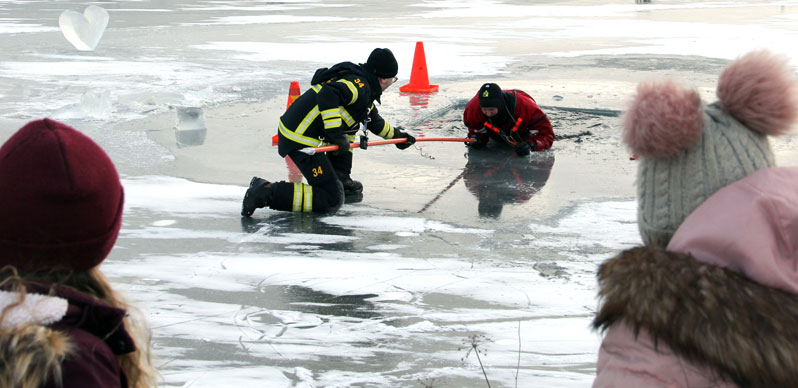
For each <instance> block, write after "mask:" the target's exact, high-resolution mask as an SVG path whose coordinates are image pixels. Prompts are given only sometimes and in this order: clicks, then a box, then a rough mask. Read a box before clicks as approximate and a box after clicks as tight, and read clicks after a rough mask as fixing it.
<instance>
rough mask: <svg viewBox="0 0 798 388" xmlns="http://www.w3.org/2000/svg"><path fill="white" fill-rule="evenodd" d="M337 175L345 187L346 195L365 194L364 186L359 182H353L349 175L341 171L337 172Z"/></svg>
mask: <svg viewBox="0 0 798 388" xmlns="http://www.w3.org/2000/svg"><path fill="white" fill-rule="evenodd" d="M335 173H336V174H337V175H338V179H340V180H341V183H342V184H343V185H344V195H352V194H360V193H362V192H363V184H362V183H360V182H359V181H356V180H352V177H350V176H349V174H346V173H343V172H340V171H336V172H335Z"/></svg>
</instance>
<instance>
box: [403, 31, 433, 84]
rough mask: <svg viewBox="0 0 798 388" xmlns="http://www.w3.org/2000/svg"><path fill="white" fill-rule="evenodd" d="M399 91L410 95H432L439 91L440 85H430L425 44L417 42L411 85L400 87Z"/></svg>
mask: <svg viewBox="0 0 798 388" xmlns="http://www.w3.org/2000/svg"><path fill="white" fill-rule="evenodd" d="M399 91H400V92H409V93H431V92H437V91H438V85H430V84H429V76H428V75H427V57H426V56H425V55H424V43H423V42H416V53H415V54H414V55H413V70H412V71H411V72H410V83H408V84H407V85H404V86H401V87H399Z"/></svg>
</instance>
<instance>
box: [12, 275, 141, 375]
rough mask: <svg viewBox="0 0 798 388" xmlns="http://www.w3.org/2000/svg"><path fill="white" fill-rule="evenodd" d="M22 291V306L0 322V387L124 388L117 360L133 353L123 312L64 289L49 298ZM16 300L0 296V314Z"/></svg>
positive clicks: (37, 289) (33, 288)
mask: <svg viewBox="0 0 798 388" xmlns="http://www.w3.org/2000/svg"><path fill="white" fill-rule="evenodd" d="M26 286H27V288H28V293H27V295H26V299H25V300H26V301H25V303H24V304H23V305H21V306H18V307H14V308H12V309H10V310H9V311H8V312H7V313H6V316H5V319H3V321H2V322H0V333H1V334H2V335H0V352H2V354H3V355H4V357H3V358H2V360H0V386H3V387H23V386H24V387H28V386H30V387H45V388H50V387H64V388H70V387H75V388H84V387H127V386H128V382H127V377H126V376H125V374H124V372H122V369H121V366H120V365H119V363H118V362H117V360H116V357H115V355H116V354H125V353H129V352H132V351H134V350H135V345H134V343H133V340H132V339H131V337H130V335H129V334H128V333H127V331H126V330H125V326H124V324H123V318H124V316H125V310H122V309H119V308H115V307H112V306H110V305H108V304H107V303H105V302H103V301H100V300H98V299H96V298H94V297H92V296H89V295H87V294H83V293H80V292H77V291H74V290H72V289H70V288H67V287H59V286H56V287H55V288H54V291H55V292H54V294H53V295H48V294H49V293H50V287H48V286H44V285H41V284H26ZM18 297H19V293H16V292H9V291H2V290H0V310H2V309H5V308H6V307H8V306H10V305H12V304H15V303H16V302H17V300H18ZM59 375H60V376H61V377H60V379H59V378H58V376H59Z"/></svg>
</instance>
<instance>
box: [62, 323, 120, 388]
mask: <svg viewBox="0 0 798 388" xmlns="http://www.w3.org/2000/svg"><path fill="white" fill-rule="evenodd" d="M59 329H61V330H63V332H65V333H66V334H67V335H68V337H69V342H70V344H71V345H72V347H73V348H72V353H71V354H70V356H69V357H67V359H66V360H65V361H64V364H63V367H62V373H63V380H64V382H65V387H66V386H73V387H79V386H83V387H91V386H94V387H115V386H119V385H120V381H121V378H122V373H123V372H122V368H121V366H120V365H119V362H118V361H117V359H116V356H115V355H114V352H113V351H112V350H111V348H110V346H108V344H107V343H105V341H103V339H101V338H99V337H97V336H95V335H93V334H91V333H89V332H87V331H85V330H82V329H78V328H59Z"/></svg>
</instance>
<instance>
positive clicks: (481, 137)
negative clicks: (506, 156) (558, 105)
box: [463, 83, 554, 156]
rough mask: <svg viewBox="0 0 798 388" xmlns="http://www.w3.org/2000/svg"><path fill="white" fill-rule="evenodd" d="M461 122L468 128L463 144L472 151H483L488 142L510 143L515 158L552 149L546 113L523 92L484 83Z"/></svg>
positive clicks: (469, 104) (550, 129) (552, 136)
mask: <svg viewBox="0 0 798 388" xmlns="http://www.w3.org/2000/svg"><path fill="white" fill-rule="evenodd" d="M463 123H464V124H465V126H466V127H468V137H469V138H471V139H474V141H473V142H469V143H466V145H467V146H469V147H472V148H482V147H484V146H485V145H487V144H488V141H489V140H490V139H493V140H494V141H496V142H499V143H504V144H509V145H510V146H511V147H513V150H514V151H515V153H516V154H518V156H526V155H529V153H530V151H543V150H547V149H549V148H551V144H552V143H553V142H554V130H553V129H552V127H551V122H550V121H549V118H548V117H547V116H546V113H545V112H543V110H542V109H540V107H539V106H538V104H537V103H536V102H535V99H533V98H532V97H531V96H530V95H529V94H527V93H526V92H524V91H523V90H518V89H508V90H502V89H501V88H500V87H499V85H497V84H495V83H486V84H484V85H482V87H480V88H479V92H477V95H476V96H474V98H472V99H471V101H469V102H468V104H466V107H465V111H464V112H463Z"/></svg>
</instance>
